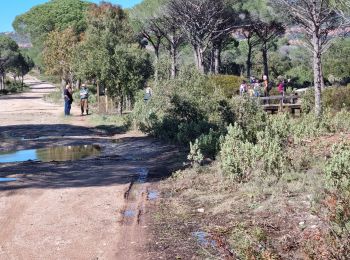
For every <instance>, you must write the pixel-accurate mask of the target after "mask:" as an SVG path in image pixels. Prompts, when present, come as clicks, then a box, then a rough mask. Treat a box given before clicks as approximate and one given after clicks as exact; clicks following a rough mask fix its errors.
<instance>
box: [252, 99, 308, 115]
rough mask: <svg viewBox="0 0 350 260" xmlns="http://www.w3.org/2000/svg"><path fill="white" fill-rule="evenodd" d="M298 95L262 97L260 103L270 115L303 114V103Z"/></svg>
mask: <svg viewBox="0 0 350 260" xmlns="http://www.w3.org/2000/svg"><path fill="white" fill-rule="evenodd" d="M299 98H300V97H299V96H298V95H291V96H269V97H260V98H259V101H260V104H261V105H262V107H263V109H264V110H265V111H266V112H267V113H270V114H274V113H277V112H283V111H288V112H290V113H292V114H295V113H296V111H298V112H299V113H301V103H300V100H299Z"/></svg>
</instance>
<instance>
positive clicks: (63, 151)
mask: <svg viewBox="0 0 350 260" xmlns="http://www.w3.org/2000/svg"><path fill="white" fill-rule="evenodd" d="M100 153H101V148H100V147H99V146H98V145H80V146H56V147H50V148H43V149H30V150H21V151H14V152H8V153H0V163H13V162H25V161H41V162H51V161H74V160H79V159H83V158H87V157H89V156H98V155H99V154H100Z"/></svg>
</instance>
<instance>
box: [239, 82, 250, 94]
mask: <svg viewBox="0 0 350 260" xmlns="http://www.w3.org/2000/svg"><path fill="white" fill-rule="evenodd" d="M247 87H248V86H247V82H246V81H245V80H243V81H242V84H241V86H240V87H239V95H240V96H243V95H244V93H246V92H247Z"/></svg>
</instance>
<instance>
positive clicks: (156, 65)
mask: <svg viewBox="0 0 350 260" xmlns="http://www.w3.org/2000/svg"><path fill="white" fill-rule="evenodd" d="M154 53H155V55H156V59H155V66H154V67H155V69H154V80H155V81H156V82H158V75H159V69H158V64H159V47H154Z"/></svg>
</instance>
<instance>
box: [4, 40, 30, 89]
mask: <svg viewBox="0 0 350 260" xmlns="http://www.w3.org/2000/svg"><path fill="white" fill-rule="evenodd" d="M33 66H34V63H33V61H32V60H31V59H30V58H29V57H28V56H27V55H25V54H22V53H21V51H20V49H19V47H18V45H17V43H16V42H15V41H14V40H12V39H10V38H9V37H6V36H0V78H1V79H0V80H1V83H6V82H2V78H5V76H6V73H8V72H12V73H13V74H14V77H15V80H16V78H19V77H22V79H23V77H24V75H26V74H27V73H28V72H29V71H30V70H31V69H32V68H33ZM13 84H14V85H13V86H9V87H11V90H10V92H16V91H17V89H18V88H17V87H16V86H15V84H16V82H15V83H13ZM5 85H6V84H5ZM21 85H23V84H21ZM0 87H1V88H3V86H0ZM22 87H23V86H22Z"/></svg>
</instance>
